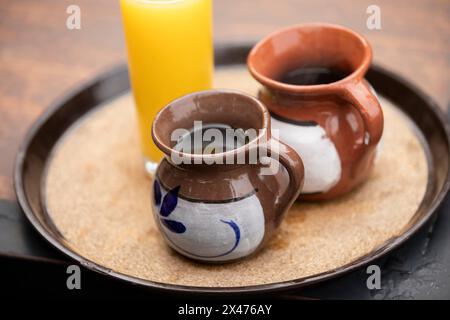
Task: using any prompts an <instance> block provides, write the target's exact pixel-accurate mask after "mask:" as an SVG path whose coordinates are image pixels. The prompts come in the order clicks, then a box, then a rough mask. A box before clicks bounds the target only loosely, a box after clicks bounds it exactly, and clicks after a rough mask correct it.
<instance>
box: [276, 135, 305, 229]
mask: <svg viewBox="0 0 450 320" xmlns="http://www.w3.org/2000/svg"><path fill="white" fill-rule="evenodd" d="M268 151H269V152H268V155H269V156H270V157H271V158H273V159H276V160H277V161H278V162H279V163H280V164H281V165H282V166H283V167H285V168H286V170H287V172H288V175H289V185H288V188H287V190H286V192H285V194H284V195H282V198H281V201H280V203H281V206H282V209H281V210H280V211H279V212H280V214H279V216H277V217H276V223H277V224H278V223H279V222H281V217H282V214H283V213H285V209H286V208H289V207H290V206H291V205H292V204H293V203H294V201H295V200H297V198H298V196H299V195H300V192H301V190H302V187H303V182H304V177H305V169H304V166H303V161H302V159H301V158H300V156H299V155H298V154H297V152H295V151H294V149H292V148H291V147H289V146H288V145H287V144H285V143H283V142H281V141H279V140H277V139H275V138H271V139H270V141H269V143H268Z"/></svg>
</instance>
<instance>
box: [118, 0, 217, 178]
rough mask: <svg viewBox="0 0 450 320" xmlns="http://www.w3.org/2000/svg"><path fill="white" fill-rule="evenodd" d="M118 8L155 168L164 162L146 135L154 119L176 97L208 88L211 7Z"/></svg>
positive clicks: (205, 0) (132, 4) (132, 3)
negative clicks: (160, 161)
mask: <svg viewBox="0 0 450 320" xmlns="http://www.w3.org/2000/svg"><path fill="white" fill-rule="evenodd" d="M120 4H121V10H122V20H123V25H124V31H125V39H126V44H127V49H128V64H129V72H130V80H131V87H132V90H133V95H134V100H135V103H136V107H137V114H138V119H139V127H140V132H141V142H142V150H143V153H144V156H145V158H146V159H147V160H149V161H150V162H152V163H153V165H154V164H155V163H156V162H158V161H159V160H160V159H161V158H162V153H161V152H160V151H159V149H158V148H157V147H156V146H155V145H154V143H153V141H152V138H151V133H150V132H151V131H150V130H151V125H152V121H153V118H154V116H155V115H156V113H157V112H158V111H159V110H160V109H161V108H162V107H164V106H165V105H166V104H167V103H169V102H170V101H171V100H173V99H175V98H177V97H180V96H182V95H184V94H187V93H190V92H194V91H199V90H204V89H209V88H211V85H212V72H213V47H212V19H211V12H212V4H211V0H121V1H120ZM147 169H148V167H147ZM150 171H151V170H150Z"/></svg>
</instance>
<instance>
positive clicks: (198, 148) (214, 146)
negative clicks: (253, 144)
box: [174, 123, 249, 154]
mask: <svg viewBox="0 0 450 320" xmlns="http://www.w3.org/2000/svg"><path fill="white" fill-rule="evenodd" d="M248 140H249V139H248V137H247V136H246V135H245V132H244V131H243V130H242V129H234V128H232V127H231V126H229V125H226V124H221V123H213V124H202V126H201V127H199V128H191V129H190V130H189V133H187V134H185V135H183V136H182V137H181V138H180V139H179V141H178V142H177V144H176V146H175V147H174V148H175V149H176V150H182V151H184V152H187V153H193V154H214V153H216V152H225V151H228V150H233V149H237V148H239V147H242V146H243V145H245V144H246V143H248Z"/></svg>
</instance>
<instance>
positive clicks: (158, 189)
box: [153, 179, 161, 206]
mask: <svg viewBox="0 0 450 320" xmlns="http://www.w3.org/2000/svg"><path fill="white" fill-rule="evenodd" d="M153 197H154V199H155V204H156V205H157V206H159V205H160V204H161V187H160V186H159V182H158V180H156V179H155V182H154V183H153Z"/></svg>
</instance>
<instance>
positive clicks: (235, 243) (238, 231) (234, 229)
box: [220, 219, 241, 256]
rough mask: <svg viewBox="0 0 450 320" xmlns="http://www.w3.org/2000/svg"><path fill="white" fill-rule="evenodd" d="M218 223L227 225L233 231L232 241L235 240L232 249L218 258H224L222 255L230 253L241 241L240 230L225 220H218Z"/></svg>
mask: <svg viewBox="0 0 450 320" xmlns="http://www.w3.org/2000/svg"><path fill="white" fill-rule="evenodd" d="M220 222H223V223H226V224H227V225H229V226H230V227H231V229H233V232H234V239H235V241H234V245H233V247H232V248H231V249H230V250H228V251H227V252H225V253H223V254H221V255H220V256H224V255H227V254H229V253H231V252H232V251H233V250H234V249H236V247H237V246H238V244H239V241H240V240H241V229H240V228H239V226H238V225H237V224H236V222H234V221H233V220H230V221H226V220H222V219H220Z"/></svg>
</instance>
